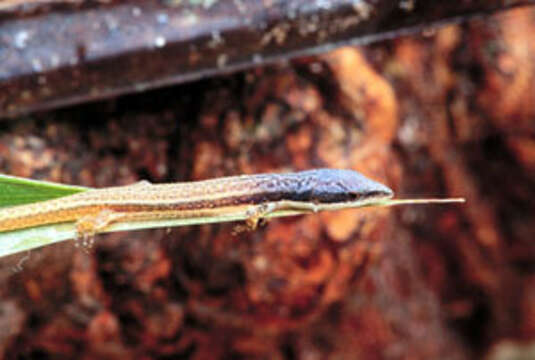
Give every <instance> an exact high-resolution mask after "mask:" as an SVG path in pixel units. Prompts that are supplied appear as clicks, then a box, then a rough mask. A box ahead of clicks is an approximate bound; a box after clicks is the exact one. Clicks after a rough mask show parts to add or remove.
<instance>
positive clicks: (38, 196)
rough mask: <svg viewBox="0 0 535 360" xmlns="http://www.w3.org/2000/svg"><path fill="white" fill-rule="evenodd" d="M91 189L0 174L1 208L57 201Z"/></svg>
mask: <svg viewBox="0 0 535 360" xmlns="http://www.w3.org/2000/svg"><path fill="white" fill-rule="evenodd" d="M90 189H91V188H88V187H83V186H75V185H65V184H59V183H54V182H50V181H42V180H32V179H27V178H22V177H17V176H11V175H5V174H0V208H1V207H8V206H15V205H22V204H29V203H33V202H39V201H45V200H50V199H55V198H58V197H63V196H68V195H72V194H76V193H79V192H82V191H87V190H90Z"/></svg>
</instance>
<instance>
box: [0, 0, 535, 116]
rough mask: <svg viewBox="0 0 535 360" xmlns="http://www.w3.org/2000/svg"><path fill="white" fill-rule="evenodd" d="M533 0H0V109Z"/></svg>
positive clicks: (24, 109)
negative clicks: (456, 0)
mask: <svg viewBox="0 0 535 360" xmlns="http://www.w3.org/2000/svg"><path fill="white" fill-rule="evenodd" d="M534 2H535V0H465V1H458V2H455V1H440V0H427V1H420V0H322V1H310V0H286V1H283V0H272V1H263V0H187V1H186V0H166V1H163V0H160V1H156V0H144V1H139V0H137V1H136V0H115V1H110V0H107V1H99V0H91V1H90V0H77V1H76V0H63V1H60V0H55V1H54V0H34V1H30V0H4V1H0V117H13V116H18V115H21V114H25V113H29V112H32V111H36V110H43V109H49V108H53V107H57V106H62V105H67V104H72V103H80V102H86V101H91V100H95V99H101V98H107V97H111V96H115V95H118V94H124V93H130V92H137V91H143V90H146V89H149V88H155V87H159V86H164V85H168V84H176V83H181V82H185V81H189V80H193V79H198V78H202V77H206V76H212V75H216V74H221V73H228V72H230V71H234V70H237V69H244V68H248V67H252V66H257V65H259V64H265V63H270V62H274V61H278V60H284V59H290V58H292V57H295V56H299V55H309V54H314V53H318V52H322V51H327V50H330V49H332V48H333V47H335V46H340V45H344V44H363V43H368V42H371V41H375V40H378V39H384V38H389V37H394V36H399V35H401V34H405V33H407V32H409V31H415V30H418V29H421V28H427V27H430V26H434V25H437V24H440V23H444V22H449V21H460V20H463V19H466V18H469V17H471V16H474V15H480V14H486V13H490V12H492V11H496V10H500V9H505V8H509V7H512V6H519V5H526V4H533V3H534Z"/></svg>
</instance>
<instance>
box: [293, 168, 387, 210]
mask: <svg viewBox="0 0 535 360" xmlns="http://www.w3.org/2000/svg"><path fill="white" fill-rule="evenodd" d="M298 174H300V175H302V177H303V178H307V179H308V181H307V182H306V183H307V185H306V186H303V189H302V190H303V193H302V195H304V197H309V199H308V201H313V202H316V203H337V202H351V201H366V200H383V199H388V198H391V197H392V196H393V194H394V193H393V192H392V190H391V189H390V188H388V187H387V186H385V185H383V184H380V183H378V182H376V181H373V180H370V179H368V178H367V177H365V176H364V175H362V174H359V173H358V172H356V171H353V170H342V169H317V170H308V171H303V172H300V173H298Z"/></svg>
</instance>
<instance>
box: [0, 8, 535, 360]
mask: <svg viewBox="0 0 535 360" xmlns="http://www.w3.org/2000/svg"><path fill="white" fill-rule="evenodd" d="M533 31H535V12H534V10H533V9H531V8H524V9H518V10H514V11H510V12H507V13H503V14H501V15H496V16H493V17H489V18H485V19H480V20H475V21H471V22H470V23H468V24H465V25H456V26H448V27H444V28H442V29H440V30H437V31H434V32H426V33H423V34H419V35H415V36H411V37H404V38H399V39H397V40H393V41H388V42H383V43H379V44H375V45H373V46H368V47H362V48H343V49H340V50H337V51H334V52H331V53H327V54H324V55H321V56H318V57H310V58H302V59H299V60H296V61H293V62H291V63H287V64H280V65H276V66H269V67H264V68H257V69H254V70H250V71H247V72H243V73H237V74H235V75H232V76H227V77H222V78H216V79H210V80H204V81H200V82H197V83H191V84H187V85H183V86H179V87H174V88H166V89H161V90H158V91H153V92H148V93H144V94H139V95H136V96H130V97H123V98H118V99H115V100H110V101H106V102H101V103H95V104H89V105H82V106H78V107H73V108H68V109H63V110H57V111H55V112H49V113H43V114H38V115H32V116H28V117H26V118H20V119H17V120H16V121H10V122H3V123H1V124H0V170H1V171H2V172H4V173H9V174H13V175H18V176H28V177H33V178H43V179H45V178H46V179H48V180H53V181H61V182H66V183H74V184H83V185H90V186H108V185H119V184H128V183H131V182H134V181H137V180H138V179H140V178H144V179H149V180H151V181H153V182H164V181H179V180H194V179H204V178H209V177H216V176H223V175H230V174H242V173H254V172H267V171H286V170H290V169H294V170H300V169H307V168H313V167H340V168H352V169H356V170H359V171H361V172H363V173H365V174H366V175H368V176H370V177H372V178H374V179H377V180H379V181H382V182H384V183H386V184H388V185H390V186H391V187H393V188H394V189H395V190H396V192H397V193H398V196H399V197H409V196H418V197H425V196H464V197H466V198H467V203H466V204H465V205H462V206H459V205H450V206H414V207H404V208H398V209H392V210H387V209H381V210H360V211H359V210H352V211H341V212H335V213H325V214H319V215H311V216H305V217H297V218H291V219H284V220H274V221H272V222H270V223H269V224H268V225H267V226H266V227H265V228H262V229H260V230H259V231H256V232H253V233H249V234H242V235H239V236H231V230H232V225H217V226H198V227H184V228H177V229H173V230H172V231H163V230H156V231H142V232H131V233H120V234H113V235H108V236H100V237H99V239H98V241H97V244H96V246H95V248H94V249H93V251H92V252H91V253H90V254H86V253H84V252H82V251H80V250H77V249H75V248H74V246H73V245H72V244H71V243H66V244H62V245H57V246H53V247H49V248H45V249H41V250H36V251H32V252H31V253H28V254H22V255H20V256H16V257H11V258H9V259H3V260H2V263H1V267H0V270H1V271H0V281H1V283H2V285H1V286H0V294H1V295H0V299H1V300H0V355H2V356H3V357H5V358H8V359H26V358H42V357H44V358H77V359H86V358H87V359H90V358H96V357H98V358H101V359H120V358H121V359H124V358H141V359H171V358H188V359H212V358H232V359H248V358H254V359H257V358H275V359H355V358H357V359H469V358H488V359H509V358H511V357H510V356H509V357H508V355H503V354H505V353H506V351H510V352H522V353H523V354H524V355H526V356H528V357H527V358H529V356H534V355H533V352H535V350H533V346H532V348H531V350H530V348H529V344H530V343H531V344H533V340H534V339H535V271H534V270H535V266H534V260H535V241H534V239H533V233H534V232H533V230H534V228H533V214H534V212H535V205H534V199H535V194H534V192H535V176H534V174H535V120H534V118H535V105H534V101H535V91H534V90H535V89H534V85H533V84H534V81H533V78H534V70H535V61H534V60H535V45H534V44H535V43H533V41H532V39H531V35H530V34H531V33H532V32H533ZM530 351H531V355H529V354H530Z"/></svg>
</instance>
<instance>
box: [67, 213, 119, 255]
mask: <svg viewBox="0 0 535 360" xmlns="http://www.w3.org/2000/svg"><path fill="white" fill-rule="evenodd" d="M121 217H123V214H121V213H118V212H114V211H111V210H102V211H100V212H99V213H98V214H96V215H87V216H84V217H82V218H80V219H78V221H77V222H76V243H75V246H76V247H78V246H79V245H80V244H81V245H82V247H83V248H84V249H90V248H91V247H92V246H93V243H94V239H95V235H96V234H97V233H99V232H100V231H102V230H103V229H105V228H106V227H107V226H108V225H110V224H111V223H112V222H114V221H117V220H118V219H120V218H121Z"/></svg>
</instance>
